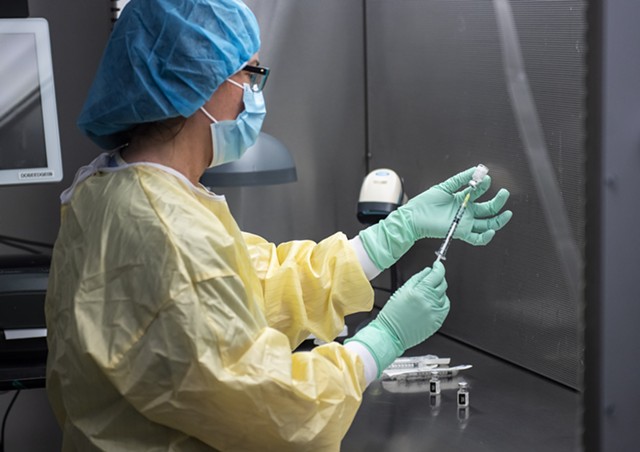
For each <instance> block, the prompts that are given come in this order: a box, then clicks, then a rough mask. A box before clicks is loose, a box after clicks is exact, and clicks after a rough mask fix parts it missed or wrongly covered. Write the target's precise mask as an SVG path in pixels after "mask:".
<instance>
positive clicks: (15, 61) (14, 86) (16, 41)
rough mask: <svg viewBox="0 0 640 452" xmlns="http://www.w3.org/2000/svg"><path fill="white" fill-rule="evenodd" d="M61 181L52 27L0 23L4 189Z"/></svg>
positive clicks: (36, 21) (29, 21) (0, 180)
mask: <svg viewBox="0 0 640 452" xmlns="http://www.w3.org/2000/svg"><path fill="white" fill-rule="evenodd" d="M61 179H62V158H61V155H60V137H59V133H58V114H57V111H56V98H55V90H54V85H53V67H52V64H51V46H50V41H49V25H48V23H47V21H46V20H45V19H41V18H26V19H0V185H13V184H33V183H42V182H58V181H60V180H61Z"/></svg>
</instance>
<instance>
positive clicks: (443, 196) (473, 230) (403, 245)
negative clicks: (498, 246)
mask: <svg viewBox="0 0 640 452" xmlns="http://www.w3.org/2000/svg"><path fill="white" fill-rule="evenodd" d="M474 171H475V167H473V168H469V169H468V170H466V171H463V172H461V173H458V174H456V175H455V176H453V177H451V178H450V179H448V180H446V181H444V182H442V183H441V184H438V185H436V186H434V187H431V188H430V189H429V190H427V191H425V192H423V193H421V194H420V195H418V196H416V197H414V198H412V199H411V200H410V201H409V202H408V203H407V204H405V205H404V206H401V207H400V208H398V209H397V210H395V211H393V212H391V214H389V216H387V218H385V219H383V220H381V221H380V222H378V223H377V224H374V225H372V226H369V227H368V228H366V229H364V230H363V231H361V232H360V234H359V236H360V240H361V241H362V245H363V246H364V249H365V250H366V252H367V254H368V255H369V258H370V259H371V260H372V261H373V263H374V264H375V265H376V266H377V267H378V268H379V269H380V270H384V269H385V268H389V267H390V266H391V265H393V264H394V263H395V262H396V261H397V260H398V259H400V257H402V255H403V254H404V253H406V252H407V251H408V250H409V248H411V246H413V244H414V243H415V242H416V241H417V240H418V239H421V238H425V237H430V238H444V237H445V235H446V234H447V231H448V230H449V227H450V226H451V222H452V221H453V218H454V216H455V214H456V212H457V211H458V208H459V207H460V205H462V202H463V200H464V197H465V195H466V194H467V192H470V199H469V203H468V204H467V208H466V210H465V212H464V215H463V217H462V219H461V220H460V223H459V224H458V227H457V229H456V232H455V233H454V235H453V237H454V238H457V239H461V240H463V241H465V242H468V243H470V244H472V245H486V244H487V243H489V242H490V241H491V239H492V238H493V236H494V235H495V233H496V231H497V230H499V229H501V228H502V227H504V226H505V225H506V224H507V223H508V222H509V220H510V219H511V216H512V215H513V214H512V212H511V211H510V210H506V211H504V212H502V213H500V214H498V213H499V212H500V210H502V208H503V207H504V205H505V203H506V202H507V199H509V192H508V191H507V190H506V189H504V188H503V189H500V191H498V193H497V194H496V196H494V197H493V199H491V200H490V201H487V202H482V203H476V202H475V201H476V199H478V198H479V197H480V196H482V195H483V194H485V193H486V192H487V190H488V189H489V187H490V186H491V178H490V177H489V176H486V177H485V178H484V180H483V181H482V182H480V183H479V184H478V185H477V187H476V188H475V189H472V188H471V187H467V184H468V183H469V181H470V180H471V177H472V176H473V173H474ZM463 187H467V188H465V189H464V190H460V189H461V188H463ZM458 190H460V191H458Z"/></svg>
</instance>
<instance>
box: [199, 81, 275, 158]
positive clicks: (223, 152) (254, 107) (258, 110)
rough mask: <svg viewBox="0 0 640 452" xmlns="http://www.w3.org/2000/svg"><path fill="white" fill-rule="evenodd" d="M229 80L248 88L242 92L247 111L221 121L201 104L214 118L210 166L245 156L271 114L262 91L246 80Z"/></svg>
mask: <svg viewBox="0 0 640 452" xmlns="http://www.w3.org/2000/svg"><path fill="white" fill-rule="evenodd" d="M227 81H228V82H229V83H232V84H233V85H235V86H237V87H238V88H240V89H242V90H243V91H244V93H243V95H242V100H243V101H244V111H243V112H242V113H240V114H239V115H238V117H237V118H236V119H232V120H226V121H218V120H217V119H216V118H214V117H213V116H212V115H211V114H209V112H208V111H206V110H205V109H204V108H203V107H200V110H202V112H203V113H204V114H205V115H206V116H207V118H209V119H210V120H211V121H212V123H211V142H212V145H213V158H212V159H211V164H209V168H211V167H214V166H217V165H222V164H223V163H228V162H233V161H235V160H238V159H239V158H240V157H242V155H243V154H244V153H245V151H246V150H247V149H248V148H250V147H251V146H253V144H254V143H255V142H256V139H257V138H258V133H260V129H261V128H262V122H263V121H264V117H265V115H266V114H267V109H266V106H265V103H264V97H263V95H262V91H253V90H252V89H251V87H250V86H249V85H248V84H246V83H245V84H244V86H243V85H240V84H239V83H238V82H236V81H234V80H230V79H228V80H227Z"/></svg>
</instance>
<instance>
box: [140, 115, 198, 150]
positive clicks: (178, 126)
mask: <svg viewBox="0 0 640 452" xmlns="http://www.w3.org/2000/svg"><path fill="white" fill-rule="evenodd" d="M186 120H187V118H185V117H184V116H176V117H174V118H168V119H163V120H161V121H155V122H144V123H141V124H138V125H137V126H135V127H134V128H133V129H131V130H130V131H129V132H128V135H129V139H128V140H127V141H128V143H129V144H134V143H135V144H138V143H148V142H156V143H165V142H167V141H170V140H172V139H174V138H175V137H176V136H177V135H178V134H179V133H180V131H181V130H182V128H183V127H184V123H185V121H186Z"/></svg>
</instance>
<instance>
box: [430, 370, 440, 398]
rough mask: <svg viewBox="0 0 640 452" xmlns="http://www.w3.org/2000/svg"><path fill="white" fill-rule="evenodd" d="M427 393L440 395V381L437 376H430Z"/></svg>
mask: <svg viewBox="0 0 640 452" xmlns="http://www.w3.org/2000/svg"><path fill="white" fill-rule="evenodd" d="M429 392H430V393H431V394H440V379H439V378H438V375H437V374H431V380H429Z"/></svg>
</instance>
